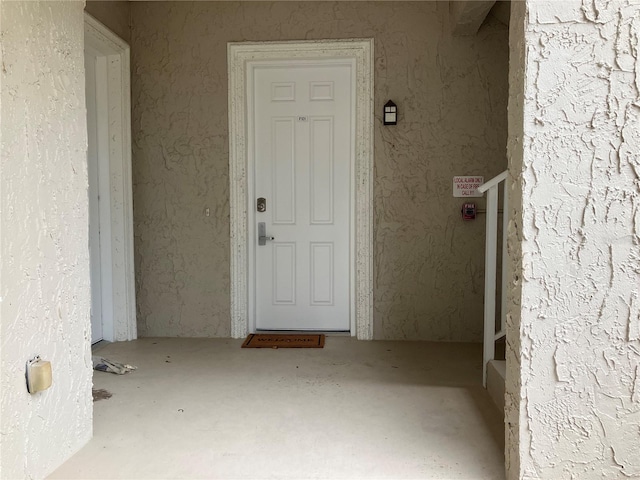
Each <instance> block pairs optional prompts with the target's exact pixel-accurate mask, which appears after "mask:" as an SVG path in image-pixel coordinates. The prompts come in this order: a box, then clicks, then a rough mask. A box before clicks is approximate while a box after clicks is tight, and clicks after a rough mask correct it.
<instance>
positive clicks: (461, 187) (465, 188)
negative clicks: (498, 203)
mask: <svg viewBox="0 0 640 480" xmlns="http://www.w3.org/2000/svg"><path fill="white" fill-rule="evenodd" d="M483 183H484V177H478V176H462V177H453V196H454V197H482V196H483V194H482V193H480V192H478V187H479V186H480V185H482V184H483Z"/></svg>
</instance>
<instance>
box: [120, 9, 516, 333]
mask: <svg viewBox="0 0 640 480" xmlns="http://www.w3.org/2000/svg"><path fill="white" fill-rule="evenodd" d="M131 9H132V49H133V104H134V115H133V131H134V133H133V135H134V137H133V138H134V202H135V207H134V210H135V212H134V216H135V225H136V232H135V235H136V238H135V241H136V272H137V298H138V321H139V333H140V334H141V335H147V336H149V335H167V336H172V335H180V336H227V335H229V333H230V332H229V327H230V319H229V315H230V313H229V188H228V181H229V179H228V139H227V132H228V127H227V63H226V62H227V59H226V45H227V42H230V41H245V40H252V41H259V40H300V39H321V38H355V37H358V38H374V39H375V108H376V115H377V118H376V124H375V174H374V177H375V178H374V182H375V186H374V195H375V200H374V205H373V207H374V209H375V213H374V215H375V226H374V228H375V245H374V248H375V258H374V268H375V273H374V274H375V292H374V308H375V323H374V334H375V336H376V338H388V339H405V338H413V339H430V340H445V341H446V340H462V341H478V340H480V338H481V333H480V332H481V323H482V319H481V317H482V289H483V256H484V250H483V248H484V247H483V242H484V218H483V217H481V218H480V219H479V220H478V221H476V222H471V223H464V222H462V221H461V220H460V208H461V205H462V203H463V201H462V200H461V199H453V198H452V194H451V183H452V176H453V175H471V174H479V175H485V177H486V178H487V179H489V178H491V177H492V176H494V175H496V174H497V173H499V172H500V171H502V170H504V169H505V167H506V155H505V145H506V99H507V57H508V47H507V29H506V27H505V26H504V25H502V24H500V23H498V22H497V21H495V20H493V23H491V24H489V25H485V26H484V27H483V28H482V29H481V30H480V32H479V34H478V35H477V36H476V37H469V38H452V36H451V33H450V22H449V18H448V11H449V8H448V4H447V3H446V2H336V3H334V2H242V3H239V2H219V3H217V2H193V3H191V2H175V3H172V2H158V3H153V2H144V3H134V4H132V7H131ZM390 98H391V99H393V100H394V101H395V102H396V103H397V104H398V105H399V108H400V111H401V114H400V123H399V124H398V126H396V127H393V128H388V127H383V126H382V125H381V121H380V110H381V107H382V105H384V103H385V102H386V101H387V100H388V99H390ZM206 207H209V208H210V209H211V217H209V218H207V217H205V216H204V210H205V208H206Z"/></svg>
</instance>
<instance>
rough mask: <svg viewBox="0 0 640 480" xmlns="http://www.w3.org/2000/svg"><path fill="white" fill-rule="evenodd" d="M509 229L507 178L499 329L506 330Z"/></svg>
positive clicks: (504, 197) (505, 182)
mask: <svg viewBox="0 0 640 480" xmlns="http://www.w3.org/2000/svg"><path fill="white" fill-rule="evenodd" d="M508 229H509V178H508V177H507V178H506V179H505V181H504V183H503V184H502V289H501V290H500V331H501V332H506V331H507V261H508V254H507V253H508V252H507V233H508V232H507V230H508Z"/></svg>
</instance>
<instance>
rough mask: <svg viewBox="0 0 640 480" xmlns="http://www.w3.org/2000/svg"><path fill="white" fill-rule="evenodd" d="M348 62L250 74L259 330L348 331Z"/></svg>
mask: <svg viewBox="0 0 640 480" xmlns="http://www.w3.org/2000/svg"><path fill="white" fill-rule="evenodd" d="M351 69H352V67H351V65H326V66H325V65H305V66H289V67H286V68H284V67H264V68H256V69H255V77H254V84H253V89H254V90H253V98H254V109H255V111H254V125H255V127H254V139H255V141H254V148H255V151H254V158H255V191H254V195H255V198H254V201H253V202H251V203H252V204H253V205H255V200H256V199H257V198H259V197H264V198H266V199H267V209H266V211H265V212H256V214H255V221H256V222H265V223H266V226H267V235H268V236H273V237H275V239H274V240H271V241H267V242H266V245H264V246H259V245H258V239H257V238H256V239H254V242H255V247H254V248H255V262H256V264H255V271H256V301H255V305H256V327H257V329H258V330H324V331H348V330H349V329H350V318H349V315H350V308H349V305H350V295H349V285H350V275H351V271H350V270H351V268H350V265H351V260H350V253H349V252H350V211H351V207H350V198H351V193H350V188H351V187H350V186H351V178H350V175H351V162H352V159H353V148H354V142H353V139H352V93H351V73H352V72H351Z"/></svg>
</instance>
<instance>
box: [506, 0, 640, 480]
mask: <svg viewBox="0 0 640 480" xmlns="http://www.w3.org/2000/svg"><path fill="white" fill-rule="evenodd" d="M511 29H512V31H511V66H510V69H511V72H512V76H511V79H510V86H511V94H510V103H509V152H510V171H511V176H512V185H513V191H512V196H511V198H512V200H514V203H512V211H511V224H510V241H509V246H510V268H511V280H512V282H511V285H512V288H511V290H510V302H509V305H510V307H509V324H508V330H509V334H508V342H509V344H510V347H511V348H512V349H513V350H514V352H512V353H511V354H510V355H509V356H508V358H507V370H508V372H507V402H506V420H507V424H508V427H509V428H508V429H507V430H508V433H507V445H508V448H507V471H508V478H509V479H519V478H523V479H538V478H539V479H549V478H554V479H556V478H557V479H560V478H563V479H564V478H567V479H569V478H570V479H574V478H575V479H590V478H627V477H633V478H635V477H638V476H640V454H639V453H638V452H640V431H639V430H638V425H640V300H639V296H640V270H639V269H638V264H639V259H640V241H639V238H640V191H639V186H640V184H639V183H638V178H639V174H640V157H639V152H640V81H639V80H638V79H640V57H639V56H638V47H639V46H640V45H639V38H640V4H638V3H637V2H636V3H635V4H634V2H626V1H617V0H616V1H611V2H608V3H606V4H604V3H603V4H599V5H598V7H597V9H596V5H595V4H591V3H588V2H587V3H584V2H581V1H579V0H572V1H564V2H553V1H533V0H527V1H526V2H524V3H523V2H514V4H513V12H512V17H511Z"/></svg>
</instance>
